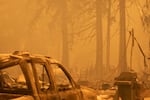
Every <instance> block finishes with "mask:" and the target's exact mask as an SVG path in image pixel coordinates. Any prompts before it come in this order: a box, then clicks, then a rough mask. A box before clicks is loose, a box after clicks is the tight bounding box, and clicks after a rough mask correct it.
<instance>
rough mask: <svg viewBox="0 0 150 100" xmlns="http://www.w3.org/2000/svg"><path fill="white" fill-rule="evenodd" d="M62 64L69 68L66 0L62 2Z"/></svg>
mask: <svg viewBox="0 0 150 100" xmlns="http://www.w3.org/2000/svg"><path fill="white" fill-rule="evenodd" d="M61 17H62V43H63V44H62V63H63V65H64V66H65V67H67V68H68V67H69V47H68V29H67V25H68V21H67V4H66V0H63V2H62V16H61Z"/></svg>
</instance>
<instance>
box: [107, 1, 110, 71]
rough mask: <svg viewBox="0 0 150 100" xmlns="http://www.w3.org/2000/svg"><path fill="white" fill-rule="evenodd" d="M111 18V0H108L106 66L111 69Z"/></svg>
mask: <svg viewBox="0 0 150 100" xmlns="http://www.w3.org/2000/svg"><path fill="white" fill-rule="evenodd" d="M110 18H111V0H108V16H107V49H106V50H107V51H106V67H107V68H108V70H110V21H111V20H110Z"/></svg>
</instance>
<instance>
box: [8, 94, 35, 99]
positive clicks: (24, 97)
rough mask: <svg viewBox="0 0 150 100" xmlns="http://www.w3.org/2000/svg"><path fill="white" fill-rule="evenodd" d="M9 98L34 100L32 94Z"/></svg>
mask: <svg viewBox="0 0 150 100" xmlns="http://www.w3.org/2000/svg"><path fill="white" fill-rule="evenodd" d="M10 100H34V98H33V97H32V96H29V95H26V96H21V97H18V98H14V99H10Z"/></svg>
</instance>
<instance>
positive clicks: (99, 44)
mask: <svg viewBox="0 0 150 100" xmlns="http://www.w3.org/2000/svg"><path fill="white" fill-rule="evenodd" d="M101 4H102V0H96V39H97V40H96V66H95V67H96V74H97V79H99V80H102V75H103V60H102V59H103V38H102V37H103V35H102V32H103V31H102V5H101Z"/></svg>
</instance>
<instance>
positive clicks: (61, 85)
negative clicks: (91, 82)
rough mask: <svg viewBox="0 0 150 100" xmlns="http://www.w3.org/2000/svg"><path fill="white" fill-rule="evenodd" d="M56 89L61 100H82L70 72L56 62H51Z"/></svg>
mask: <svg viewBox="0 0 150 100" xmlns="http://www.w3.org/2000/svg"><path fill="white" fill-rule="evenodd" d="M51 67H52V71H53V77H54V80H55V86H56V89H57V91H58V93H59V95H60V98H61V100H83V99H82V93H81V91H80V89H79V88H78V87H77V86H76V85H75V83H74V81H73V80H72V78H71V76H70V74H69V73H68V72H67V71H66V70H65V69H64V68H63V67H62V66H61V65H60V64H57V63H52V64H51Z"/></svg>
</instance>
